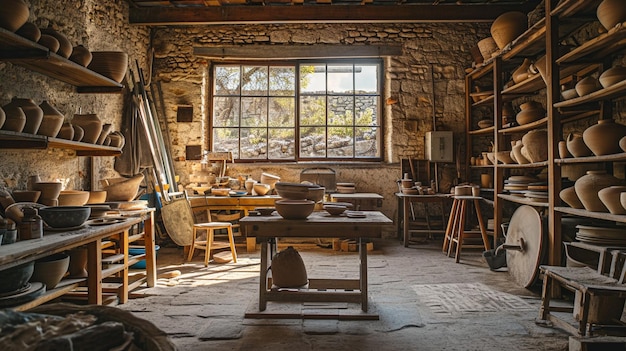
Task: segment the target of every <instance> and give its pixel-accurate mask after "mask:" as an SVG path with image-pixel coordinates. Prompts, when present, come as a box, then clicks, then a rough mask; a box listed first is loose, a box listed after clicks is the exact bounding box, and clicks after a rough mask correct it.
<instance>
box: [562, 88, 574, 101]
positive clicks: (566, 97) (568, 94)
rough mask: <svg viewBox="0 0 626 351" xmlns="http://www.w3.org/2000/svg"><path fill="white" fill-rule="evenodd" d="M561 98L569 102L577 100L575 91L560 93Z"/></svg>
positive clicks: (569, 90)
mask: <svg viewBox="0 0 626 351" xmlns="http://www.w3.org/2000/svg"><path fill="white" fill-rule="evenodd" d="M561 96H562V97H563V100H570V99H574V98H577V97H578V93H577V92H576V89H565V90H563V91H561Z"/></svg>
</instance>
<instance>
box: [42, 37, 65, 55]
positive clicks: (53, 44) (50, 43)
mask: <svg viewBox="0 0 626 351" xmlns="http://www.w3.org/2000/svg"><path fill="white" fill-rule="evenodd" d="M37 42H38V43H39V44H41V45H43V46H45V47H47V48H48V50H50V52H53V53H55V54H56V52H57V51H59V48H60V47H61V43H59V41H58V40H57V38H55V37H53V36H52V35H50V34H41V37H40V38H39V40H38V41H37Z"/></svg>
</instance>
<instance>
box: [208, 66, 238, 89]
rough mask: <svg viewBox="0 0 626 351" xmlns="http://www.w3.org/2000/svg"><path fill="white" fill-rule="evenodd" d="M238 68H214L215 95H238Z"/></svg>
mask: <svg viewBox="0 0 626 351" xmlns="http://www.w3.org/2000/svg"><path fill="white" fill-rule="evenodd" d="M239 78H240V68H239V66H217V67H215V88H214V89H215V90H214V94H215V95H239Z"/></svg>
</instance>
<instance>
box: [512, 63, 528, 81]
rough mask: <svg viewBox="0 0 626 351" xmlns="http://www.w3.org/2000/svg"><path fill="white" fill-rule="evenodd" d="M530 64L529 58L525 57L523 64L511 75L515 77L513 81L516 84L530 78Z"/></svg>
mask: <svg viewBox="0 0 626 351" xmlns="http://www.w3.org/2000/svg"><path fill="white" fill-rule="evenodd" d="M530 64H531V62H530V60H529V59H524V62H522V64H521V65H520V66H519V67H518V68H517V69H516V70H515V71H513V73H512V74H511V76H512V77H513V81H514V82H515V83H516V84H519V83H521V82H523V81H525V80H526V79H528V77H530V76H531V74H530V73H529V71H528V70H529V68H530Z"/></svg>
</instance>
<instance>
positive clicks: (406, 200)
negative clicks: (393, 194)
mask: <svg viewBox="0 0 626 351" xmlns="http://www.w3.org/2000/svg"><path fill="white" fill-rule="evenodd" d="M402 213H403V216H404V218H402V221H403V223H402V226H403V233H404V247H408V246H409V198H408V197H406V196H405V197H404V199H403V206H402Z"/></svg>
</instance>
